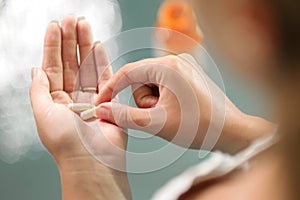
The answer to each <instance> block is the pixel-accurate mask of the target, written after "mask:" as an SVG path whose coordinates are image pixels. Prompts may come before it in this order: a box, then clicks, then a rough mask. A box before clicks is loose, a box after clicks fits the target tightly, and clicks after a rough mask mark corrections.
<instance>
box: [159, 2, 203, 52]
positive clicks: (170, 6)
mask: <svg viewBox="0 0 300 200" xmlns="http://www.w3.org/2000/svg"><path fill="white" fill-rule="evenodd" d="M156 26H157V27H160V28H167V29H172V30H174V32H170V34H168V36H167V37H161V38H163V39H161V40H163V42H164V43H165V45H166V46H167V47H168V48H170V49H171V50H174V51H176V52H178V53H182V52H193V50H194V49H195V46H196V43H195V41H196V42H197V43H200V42H201V41H202V34H201V31H200V29H199V27H198V24H197V20H196V17H195V14H194V12H193V9H192V7H191V5H190V4H189V3H187V2H186V1H185V0H166V1H165V2H163V3H162V4H161V6H160V8H159V11H158V15H157V23H156ZM175 31H177V32H179V33H176V32H175ZM180 33H182V34H185V35H186V36H188V37H190V38H192V39H193V40H194V41H191V40H188V39H186V37H183V36H182V35H181V34H180ZM158 36H159V35H158Z"/></svg>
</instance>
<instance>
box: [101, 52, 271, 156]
mask: <svg viewBox="0 0 300 200" xmlns="http://www.w3.org/2000/svg"><path fill="white" fill-rule="evenodd" d="M129 85H131V86H132V88H133V96H134V99H135V102H136V104H137V106H138V107H139V108H134V107H130V106H126V105H122V104H118V103H111V102H109V101H110V100H111V99H112V98H113V97H114V96H115V95H116V94H117V93H118V92H120V91H121V90H122V89H124V88H126V87H127V86H129ZM105 102H108V103H105ZM96 105H99V106H98V108H97V111H96V113H97V116H98V117H99V118H100V119H102V120H106V121H109V122H111V123H114V124H117V125H118V126H120V127H123V128H132V129H138V130H143V131H146V132H149V133H152V134H157V135H158V136H159V137H162V138H164V139H166V140H168V141H172V142H173V143H176V144H178V145H181V146H184V147H193V148H200V147H201V145H202V143H203V140H204V137H205V135H206V133H207V132H208V134H215V132H217V131H220V134H221V135H220V138H219V140H218V141H217V143H216V146H215V147H214V149H219V150H223V151H226V152H231V153H233V152H236V151H238V150H240V149H241V148H244V147H246V146H247V145H248V144H249V143H250V142H251V141H252V140H254V139H255V138H257V137H259V136H260V135H263V134H268V133H271V131H272V130H273V128H274V125H273V124H271V123H269V122H267V121H265V120H263V119H260V118H257V117H253V116H249V115H246V114H244V113H242V112H241V111H240V110H239V109H238V108H236V107H235V106H234V105H233V104H232V103H231V101H230V100H229V99H228V98H227V97H226V96H225V95H224V94H223V92H222V91H221V90H220V89H219V88H218V86H217V85H216V84H215V83H214V82H213V81H212V80H211V79H210V78H209V77H208V76H207V75H206V74H205V72H204V71H203V70H202V69H201V67H199V66H198V64H197V62H196V61H195V60H194V58H193V57H192V56H190V55H188V54H181V55H179V56H173V55H172V56H166V57H161V58H153V59H145V60H142V61H138V62H135V63H130V64H127V65H125V66H124V67H123V68H121V69H120V70H119V71H118V72H117V73H116V74H115V75H113V77H112V78H111V79H110V80H109V81H108V82H107V83H106V85H105V86H104V87H102V88H101V90H100V92H99V94H98V96H97V97H96ZM223 123H224V126H223ZM209 126H211V127H210V128H211V129H209ZM218 128H221V129H220V130H218ZM208 130H210V132H209V131H208ZM216 139H217V138H216ZM208 144H209V145H210V144H211V143H210V141H209V142H208ZM206 145H207V144H206ZM209 145H208V146H205V145H204V146H202V148H205V149H209V148H211V146H209ZM209 150H211V149H209Z"/></svg>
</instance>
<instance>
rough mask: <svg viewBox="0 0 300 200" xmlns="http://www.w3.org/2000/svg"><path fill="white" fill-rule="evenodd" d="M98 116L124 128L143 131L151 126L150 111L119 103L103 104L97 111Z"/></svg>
mask: <svg viewBox="0 0 300 200" xmlns="http://www.w3.org/2000/svg"><path fill="white" fill-rule="evenodd" d="M96 116H97V117H98V118H99V119H101V120H104V121H107V122H110V123H113V124H116V125H118V126H119V127H122V128H130V129H137V130H143V129H144V128H146V126H147V125H149V124H150V122H151V118H150V109H139V108H134V107H130V106H127V105H122V104H119V103H111V102H109V103H103V104H101V105H100V106H99V107H97V109H96Z"/></svg>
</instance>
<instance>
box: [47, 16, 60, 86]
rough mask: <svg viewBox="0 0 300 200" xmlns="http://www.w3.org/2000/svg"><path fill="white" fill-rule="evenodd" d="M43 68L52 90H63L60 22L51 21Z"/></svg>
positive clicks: (48, 28)
mask: <svg viewBox="0 0 300 200" xmlns="http://www.w3.org/2000/svg"><path fill="white" fill-rule="evenodd" d="M43 70H44V71H45V72H46V74H47V77H48V79H49V83H50V92H52V91H61V90H63V69H62V59H61V30H60V27H59V24H58V22H56V21H54V22H51V23H50V24H49V25H48V27H47V30H46V35H45V41H44V57H43Z"/></svg>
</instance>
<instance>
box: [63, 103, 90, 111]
mask: <svg viewBox="0 0 300 200" xmlns="http://www.w3.org/2000/svg"><path fill="white" fill-rule="evenodd" d="M68 108H69V109H70V110H72V111H73V112H82V111H86V110H88V109H91V108H93V106H92V104H90V103H69V104H68Z"/></svg>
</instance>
